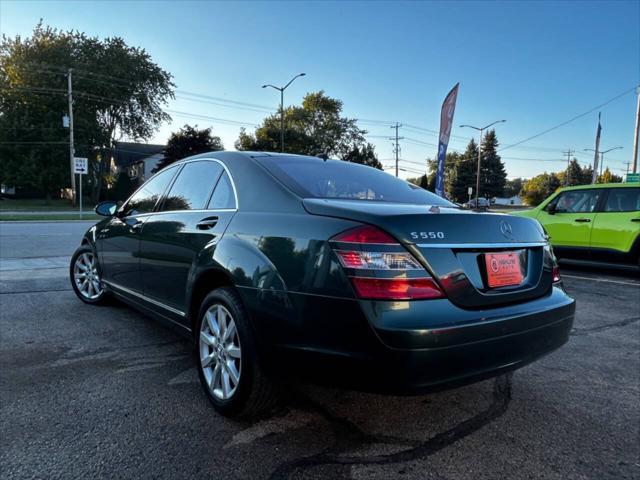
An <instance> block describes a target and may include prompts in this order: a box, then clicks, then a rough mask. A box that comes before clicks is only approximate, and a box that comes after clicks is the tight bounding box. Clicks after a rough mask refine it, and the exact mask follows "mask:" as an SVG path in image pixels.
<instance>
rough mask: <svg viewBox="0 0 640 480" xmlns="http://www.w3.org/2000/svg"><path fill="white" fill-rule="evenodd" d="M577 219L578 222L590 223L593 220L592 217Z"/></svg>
mask: <svg viewBox="0 0 640 480" xmlns="http://www.w3.org/2000/svg"><path fill="white" fill-rule="evenodd" d="M575 221H576V222H578V223H589V222H591V219H590V218H576V219H575Z"/></svg>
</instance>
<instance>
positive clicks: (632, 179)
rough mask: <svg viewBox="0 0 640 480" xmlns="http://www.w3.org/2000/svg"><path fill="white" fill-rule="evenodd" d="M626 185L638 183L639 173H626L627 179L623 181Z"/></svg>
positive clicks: (639, 181)
mask: <svg viewBox="0 0 640 480" xmlns="http://www.w3.org/2000/svg"><path fill="white" fill-rule="evenodd" d="M625 182H627V183H640V173H627V178H626V179H625Z"/></svg>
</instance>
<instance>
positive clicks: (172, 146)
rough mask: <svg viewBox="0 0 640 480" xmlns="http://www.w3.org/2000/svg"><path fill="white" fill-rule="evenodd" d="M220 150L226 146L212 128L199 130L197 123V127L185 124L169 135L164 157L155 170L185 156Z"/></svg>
mask: <svg viewBox="0 0 640 480" xmlns="http://www.w3.org/2000/svg"><path fill="white" fill-rule="evenodd" d="M218 150H224V146H223V145H222V140H220V137H217V136H215V135H212V133H211V128H203V129H202V130H198V126H197V125H196V126H195V127H192V126H190V125H185V126H184V127H182V128H181V129H180V130H178V131H177V132H173V133H172V134H171V136H170V137H169V140H168V142H167V148H166V149H165V151H164V158H163V159H162V160H161V161H160V162H158V165H157V166H156V168H155V169H154V172H157V171H159V170H162V169H163V168H164V167H166V166H167V165H171V164H172V163H173V162H176V161H178V160H181V159H183V158H185V157H189V156H191V155H197V154H199V153H205V152H215V151H218Z"/></svg>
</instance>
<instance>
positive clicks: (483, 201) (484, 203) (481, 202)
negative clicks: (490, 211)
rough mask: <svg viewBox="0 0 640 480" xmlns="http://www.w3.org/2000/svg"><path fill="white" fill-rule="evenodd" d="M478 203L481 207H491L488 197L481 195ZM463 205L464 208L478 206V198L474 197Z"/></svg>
mask: <svg viewBox="0 0 640 480" xmlns="http://www.w3.org/2000/svg"><path fill="white" fill-rule="evenodd" d="M478 205H479V206H480V208H485V209H486V208H489V206H490V202H489V200H487V199H486V198H483V197H480V198H478ZM463 206H464V208H476V199H475V198H472V199H471V200H469V201H468V202H466V203H465V204H464V205H463Z"/></svg>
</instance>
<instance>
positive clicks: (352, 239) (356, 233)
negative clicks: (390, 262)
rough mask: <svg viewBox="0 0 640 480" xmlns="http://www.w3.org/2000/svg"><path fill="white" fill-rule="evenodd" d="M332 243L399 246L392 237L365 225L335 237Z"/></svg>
mask: <svg viewBox="0 0 640 480" xmlns="http://www.w3.org/2000/svg"><path fill="white" fill-rule="evenodd" d="M331 241H333V242H343V243H378V244H389V245H398V241H397V240H396V239H395V238H393V237H392V236H391V235H389V234H388V233H386V232H383V231H382V230H380V229H379V228H376V227H373V226H371V225H363V226H362V227H356V228H352V229H350V230H347V231H346V232H342V233H339V234H338V235H336V236H335V237H333V238H332V239H331Z"/></svg>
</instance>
